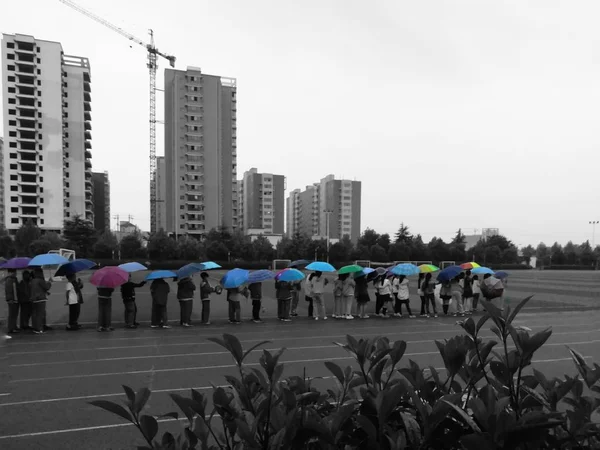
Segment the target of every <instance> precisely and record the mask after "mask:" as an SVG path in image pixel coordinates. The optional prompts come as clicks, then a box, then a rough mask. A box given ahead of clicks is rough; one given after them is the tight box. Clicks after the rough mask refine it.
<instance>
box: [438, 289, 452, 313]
mask: <svg viewBox="0 0 600 450" xmlns="http://www.w3.org/2000/svg"><path fill="white" fill-rule="evenodd" d="M440 298H441V299H442V310H443V311H444V314H445V315H446V316H447V315H448V309H449V307H450V299H451V298H452V289H451V287H450V282H449V281H444V282H443V283H442V286H441V287H440Z"/></svg>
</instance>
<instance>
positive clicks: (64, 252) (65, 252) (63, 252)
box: [44, 248, 75, 281]
mask: <svg viewBox="0 0 600 450" xmlns="http://www.w3.org/2000/svg"><path fill="white" fill-rule="evenodd" d="M48 253H55V254H57V255H60V256H63V257H65V258H67V259H68V260H69V261H73V260H74V259H75V250H70V249H68V248H59V249H58V250H50V251H49V252H48ZM58 267H59V266H44V270H45V271H47V272H48V278H52V280H53V281H62V280H63V279H64V277H55V276H53V274H54V273H55V272H56V270H57V269H58Z"/></svg>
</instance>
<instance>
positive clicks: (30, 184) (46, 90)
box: [2, 34, 94, 232]
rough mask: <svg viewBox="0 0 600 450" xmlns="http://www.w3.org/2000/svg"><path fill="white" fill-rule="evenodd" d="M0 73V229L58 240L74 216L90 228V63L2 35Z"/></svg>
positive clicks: (56, 46) (56, 47)
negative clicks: (28, 228)
mask: <svg viewBox="0 0 600 450" xmlns="http://www.w3.org/2000/svg"><path fill="white" fill-rule="evenodd" d="M2 68H3V70H2V93H3V105H2V107H3V113H4V124H3V126H4V134H5V136H4V138H5V142H4V150H3V161H4V167H3V176H4V181H5V186H6V189H5V191H4V196H3V197H4V216H5V222H6V228H7V229H8V230H9V232H14V231H16V230H17V229H18V228H19V227H20V226H21V225H22V224H23V223H25V222H27V221H29V220H31V221H32V222H33V223H35V224H36V225H38V226H39V227H40V228H41V229H42V230H47V231H58V232H60V231H61V230H62V228H63V224H64V221H65V219H69V218H70V217H73V216H75V215H80V216H82V217H83V218H85V219H87V220H89V221H93V219H94V212H93V199H92V195H93V190H92V171H91V170H92V163H91V157H92V154H91V147H92V145H91V139H92V134H91V129H92V127H91V72H90V64H89V61H88V59H87V58H82V57H77V56H68V55H65V54H64V52H63V50H62V46H61V44H60V43H58V42H50V41H44V40H40V39H35V38H34V37H32V36H26V35H21V34H16V35H7V34H5V35H3V39H2Z"/></svg>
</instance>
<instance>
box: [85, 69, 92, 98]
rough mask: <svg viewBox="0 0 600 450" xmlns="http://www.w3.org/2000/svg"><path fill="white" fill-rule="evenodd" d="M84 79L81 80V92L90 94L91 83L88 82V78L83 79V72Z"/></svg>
mask: <svg viewBox="0 0 600 450" xmlns="http://www.w3.org/2000/svg"><path fill="white" fill-rule="evenodd" d="M83 78H84V81H83V92H85V93H86V94H91V93H92V85H91V84H90V82H89V80H85V74H84V77H83Z"/></svg>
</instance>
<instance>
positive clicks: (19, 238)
mask: <svg viewBox="0 0 600 450" xmlns="http://www.w3.org/2000/svg"><path fill="white" fill-rule="evenodd" d="M41 237H42V233H41V231H40V229H39V228H38V227H37V225H35V224H34V223H33V221H31V220H28V221H27V222H25V223H24V224H23V225H21V227H19V229H18V230H17V232H16V233H15V249H16V251H17V254H18V255H20V256H34V255H32V254H31V250H30V245H31V243H32V242H34V241H37V240H38V239H40V238H41Z"/></svg>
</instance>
